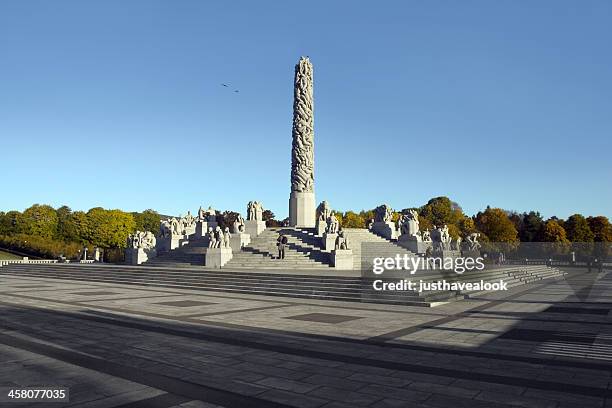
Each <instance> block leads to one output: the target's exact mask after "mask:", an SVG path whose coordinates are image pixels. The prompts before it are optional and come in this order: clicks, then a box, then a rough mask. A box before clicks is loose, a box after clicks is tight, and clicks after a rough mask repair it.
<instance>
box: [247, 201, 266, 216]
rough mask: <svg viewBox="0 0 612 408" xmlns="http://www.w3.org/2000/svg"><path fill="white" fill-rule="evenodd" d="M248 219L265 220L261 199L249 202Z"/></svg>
mask: <svg viewBox="0 0 612 408" xmlns="http://www.w3.org/2000/svg"><path fill="white" fill-rule="evenodd" d="M247 220H255V221H263V205H262V204H261V203H260V202H259V201H249V203H248V204H247Z"/></svg>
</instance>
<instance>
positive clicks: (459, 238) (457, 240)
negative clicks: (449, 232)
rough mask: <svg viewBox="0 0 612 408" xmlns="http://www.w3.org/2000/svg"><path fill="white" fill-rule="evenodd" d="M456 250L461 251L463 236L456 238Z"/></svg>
mask: <svg viewBox="0 0 612 408" xmlns="http://www.w3.org/2000/svg"><path fill="white" fill-rule="evenodd" d="M455 251H461V237H457V239H456V240H455Z"/></svg>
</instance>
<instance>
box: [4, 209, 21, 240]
mask: <svg viewBox="0 0 612 408" xmlns="http://www.w3.org/2000/svg"><path fill="white" fill-rule="evenodd" d="M23 226H24V225H23V214H21V213H20V212H19V211H9V212H7V213H5V214H4V216H3V217H2V218H1V219H0V234H2V235H13V234H19V233H21V232H22V231H23Z"/></svg>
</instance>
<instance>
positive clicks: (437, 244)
mask: <svg viewBox="0 0 612 408" xmlns="http://www.w3.org/2000/svg"><path fill="white" fill-rule="evenodd" d="M431 238H432V240H433V249H434V250H435V251H450V250H451V241H452V238H451V236H450V234H449V231H448V225H446V224H445V225H443V226H442V227H437V226H435V225H434V229H433V230H432V232H431Z"/></svg>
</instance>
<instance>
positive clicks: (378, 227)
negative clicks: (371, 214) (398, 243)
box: [372, 221, 397, 239]
mask: <svg viewBox="0 0 612 408" xmlns="http://www.w3.org/2000/svg"><path fill="white" fill-rule="evenodd" d="M372 231H373V232H374V233H375V234H378V235H380V236H381V237H383V238H387V239H396V238H397V230H396V229H395V224H393V223H392V222H390V221H389V222H382V221H378V222H375V223H373V224H372Z"/></svg>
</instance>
